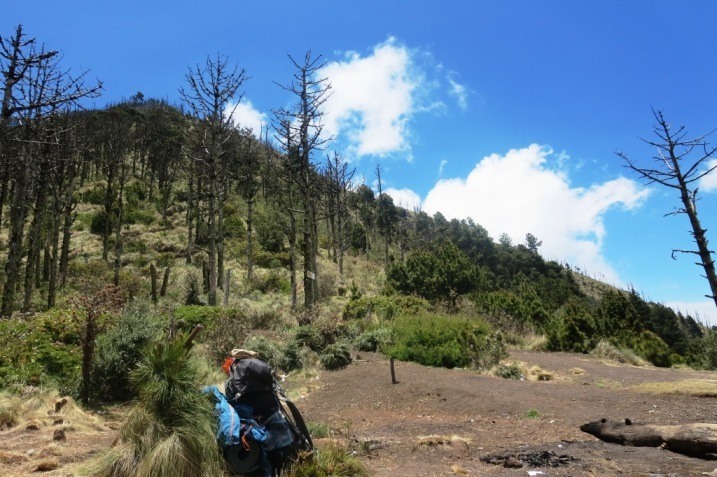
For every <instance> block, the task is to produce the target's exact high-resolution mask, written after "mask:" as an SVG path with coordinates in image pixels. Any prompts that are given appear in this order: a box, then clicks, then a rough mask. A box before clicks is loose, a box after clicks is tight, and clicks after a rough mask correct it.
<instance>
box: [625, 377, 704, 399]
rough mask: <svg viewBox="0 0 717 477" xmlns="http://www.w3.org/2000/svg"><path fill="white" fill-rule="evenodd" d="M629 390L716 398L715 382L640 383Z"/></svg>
mask: <svg viewBox="0 0 717 477" xmlns="http://www.w3.org/2000/svg"><path fill="white" fill-rule="evenodd" d="M630 389H631V390H633V391H637V392H642V393H648V394H682V395H688V396H699V397H717V380H714V379H685V380H682V381H671V382H649V383H640V384H636V385H634V386H631V387H630Z"/></svg>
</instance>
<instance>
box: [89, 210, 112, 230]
mask: <svg viewBox="0 0 717 477" xmlns="http://www.w3.org/2000/svg"><path fill="white" fill-rule="evenodd" d="M108 220H109V219H108V217H107V212H105V211H104V210H99V211H97V212H95V213H94V214H92V220H91V221H90V233H93V234H95V235H103V234H104V233H105V230H106V227H107V221H108Z"/></svg>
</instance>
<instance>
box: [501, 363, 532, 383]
mask: <svg viewBox="0 0 717 477" xmlns="http://www.w3.org/2000/svg"><path fill="white" fill-rule="evenodd" d="M494 374H495V375H496V376H498V377H499V378H503V379H513V380H516V381H520V380H523V379H525V377H524V376H523V372H522V371H521V369H520V366H518V364H517V363H510V364H500V365H498V367H497V368H496V370H495V372H494Z"/></svg>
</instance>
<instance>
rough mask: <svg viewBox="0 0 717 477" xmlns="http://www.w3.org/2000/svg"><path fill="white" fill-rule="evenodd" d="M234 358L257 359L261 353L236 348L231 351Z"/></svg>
mask: <svg viewBox="0 0 717 477" xmlns="http://www.w3.org/2000/svg"><path fill="white" fill-rule="evenodd" d="M231 355H232V358H234V359H244V358H256V357H257V356H259V353H257V352H256V351H250V350H248V349H241V348H234V349H233V350H232V351H231Z"/></svg>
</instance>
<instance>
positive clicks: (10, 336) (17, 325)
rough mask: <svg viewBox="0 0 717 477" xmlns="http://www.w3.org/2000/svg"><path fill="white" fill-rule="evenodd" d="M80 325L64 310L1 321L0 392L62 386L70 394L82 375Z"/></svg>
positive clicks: (69, 312) (77, 320)
mask: <svg viewBox="0 0 717 477" xmlns="http://www.w3.org/2000/svg"><path fill="white" fill-rule="evenodd" d="M53 318H56V319H57V321H55V320H54V319H53ZM79 323H80V320H79V318H77V317H75V315H73V314H72V312H71V311H70V310H62V309H55V310H52V311H50V312H48V313H40V314H38V315H34V316H30V317H27V318H10V319H6V320H2V321H0V336H2V337H3V345H2V346H0V388H4V387H8V386H9V385H11V384H21V385H34V386H38V385H45V384H48V385H50V384H54V385H57V384H60V385H61V387H63V389H64V390H65V391H71V390H72V389H71V388H73V387H74V386H75V385H76V382H77V380H78V377H79V372H80V360H81V353H80V349H79V336H80V334H79V330H80V325H79ZM65 328H66V329H65Z"/></svg>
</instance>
